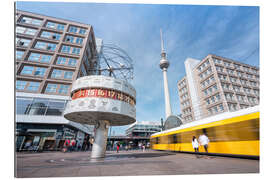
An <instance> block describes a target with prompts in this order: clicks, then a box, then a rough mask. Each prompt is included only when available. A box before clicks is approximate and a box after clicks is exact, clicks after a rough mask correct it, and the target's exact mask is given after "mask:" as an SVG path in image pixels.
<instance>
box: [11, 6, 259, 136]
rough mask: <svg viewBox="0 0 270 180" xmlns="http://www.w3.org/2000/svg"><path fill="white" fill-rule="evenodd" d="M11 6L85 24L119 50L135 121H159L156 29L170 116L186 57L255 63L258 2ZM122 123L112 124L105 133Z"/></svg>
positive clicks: (162, 111) (174, 109)
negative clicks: (130, 67)
mask: <svg viewBox="0 0 270 180" xmlns="http://www.w3.org/2000/svg"><path fill="white" fill-rule="evenodd" d="M16 8H17V9H19V10H24V11H29V12H33V13H38V14H42V15H47V16H52V17H56V18H63V19H67V20H73V21H77V22H81V23H85V24H90V25H92V26H93V28H94V33H95V36H96V37H98V38H101V39H103V42H104V43H105V44H110V43H112V44H115V45H117V46H119V47H121V48H122V49H123V50H125V51H126V52H127V54H128V55H129V56H130V57H131V58H132V60H133V63H134V80H133V81H132V82H131V84H132V85H133V86H134V87H135V89H136V91H137V97H136V102H137V103H136V119H137V121H138V122H142V121H152V122H160V119H161V118H163V119H165V105H164V104H165V102H164V90H163V75H162V71H161V69H160V68H159V61H160V59H161V57H160V53H161V47H160V28H161V29H162V31H163V39H164V47H165V51H166V53H167V59H168V60H169V62H170V67H169V68H168V72H167V76H168V83H169V91H170V100H171V107H172V112H173V114H176V115H178V114H180V101H179V97H178V91H177V82H178V81H179V80H180V79H182V78H183V77H184V76H185V73H186V72H185V68H184V61H185V60H186V58H188V57H190V58H194V59H198V60H202V59H203V58H204V57H206V56H207V55H208V54H216V55H218V56H222V57H226V58H230V59H233V60H237V61H240V62H243V63H246V64H250V65H253V66H257V67H259V7H258V6H213V5H164V4H163V5H159V4H109V3H75V2H73V3H67V2H17V3H16ZM127 127H128V126H122V127H113V128H112V130H111V133H112V134H111V135H120V134H124V133H125V129H126V128H127Z"/></svg>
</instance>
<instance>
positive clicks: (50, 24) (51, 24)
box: [46, 21, 65, 31]
mask: <svg viewBox="0 0 270 180" xmlns="http://www.w3.org/2000/svg"><path fill="white" fill-rule="evenodd" d="M46 27H47V28H53V29H57V30H60V31H63V30H64V28H65V25H63V24H58V23H55V22H51V21H48V22H47V24H46Z"/></svg>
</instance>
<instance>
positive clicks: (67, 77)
mask: <svg viewBox="0 0 270 180" xmlns="http://www.w3.org/2000/svg"><path fill="white" fill-rule="evenodd" d="M72 76H73V72H72V71H65V73H64V79H72Z"/></svg>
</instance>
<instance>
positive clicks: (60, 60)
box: [56, 56, 67, 65]
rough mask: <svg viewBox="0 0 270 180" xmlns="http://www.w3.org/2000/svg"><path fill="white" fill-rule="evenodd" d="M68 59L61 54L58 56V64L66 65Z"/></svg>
mask: <svg viewBox="0 0 270 180" xmlns="http://www.w3.org/2000/svg"><path fill="white" fill-rule="evenodd" d="M66 61H67V58H65V57H61V56H59V57H58V58H57V61H56V64H58V65H65V64H66Z"/></svg>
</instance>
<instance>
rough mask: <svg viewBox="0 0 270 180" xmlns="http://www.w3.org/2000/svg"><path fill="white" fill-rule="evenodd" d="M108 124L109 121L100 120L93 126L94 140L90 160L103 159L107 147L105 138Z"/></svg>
mask: <svg viewBox="0 0 270 180" xmlns="http://www.w3.org/2000/svg"><path fill="white" fill-rule="evenodd" d="M109 126H110V123H109V121H105V120H103V121H102V120H101V121H98V123H97V124H96V126H95V130H96V132H95V140H94V143H93V148H92V153H91V158H92V159H97V158H104V157H105V152H106V146H107V137H108V129H109Z"/></svg>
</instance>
